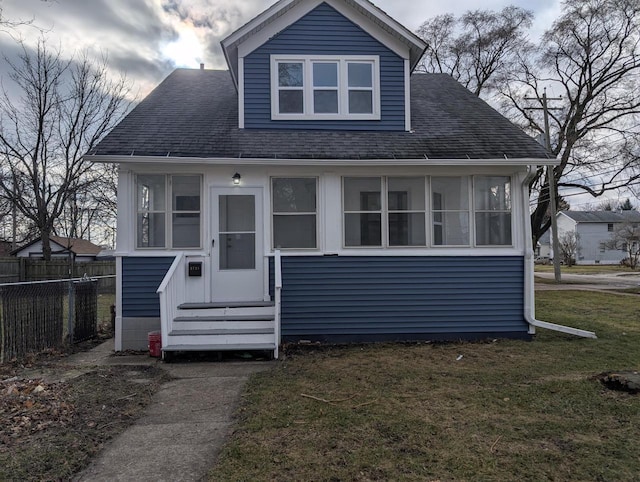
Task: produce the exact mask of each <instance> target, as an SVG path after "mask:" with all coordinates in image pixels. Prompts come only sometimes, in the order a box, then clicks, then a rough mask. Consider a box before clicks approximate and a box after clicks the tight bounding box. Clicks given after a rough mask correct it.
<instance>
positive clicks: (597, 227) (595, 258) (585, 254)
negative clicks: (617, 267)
mask: <svg viewBox="0 0 640 482" xmlns="http://www.w3.org/2000/svg"><path fill="white" fill-rule="evenodd" d="M625 222H631V223H640V212H638V211H621V212H616V211H562V212H559V213H558V239H562V236H564V235H565V234H566V233H567V232H569V231H574V232H575V233H576V234H578V235H579V237H580V241H579V249H578V256H577V259H576V264H618V263H620V261H622V260H623V259H624V258H625V257H626V256H627V253H626V251H622V250H620V249H611V248H610V247H609V246H607V243H608V242H609V241H611V239H612V235H613V233H614V232H615V230H616V228H617V227H618V226H619V225H621V224H623V223H625Z"/></svg>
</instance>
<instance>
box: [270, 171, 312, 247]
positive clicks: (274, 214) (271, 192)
mask: <svg viewBox="0 0 640 482" xmlns="http://www.w3.org/2000/svg"><path fill="white" fill-rule="evenodd" d="M274 179H314V180H315V182H316V210H315V212H314V213H311V212H301V213H298V212H295V213H290V212H289V213H276V212H275V211H274V210H273V201H274V196H273V180H274ZM319 181H320V180H319V178H318V176H295V175H291V176H288V175H282V176H271V177H269V192H270V195H269V197H270V198H271V199H270V203H269V206H270V213H269V219H270V228H271V251H272V252H273V251H275V250H276V249H279V250H281V251H304V252H311V251H319V250H320V224H319V223H320V182H319ZM310 214H314V215H315V217H316V246H315V247H314V248H276V247H275V229H274V223H273V218H274V216H304V215H307V216H308V215H310Z"/></svg>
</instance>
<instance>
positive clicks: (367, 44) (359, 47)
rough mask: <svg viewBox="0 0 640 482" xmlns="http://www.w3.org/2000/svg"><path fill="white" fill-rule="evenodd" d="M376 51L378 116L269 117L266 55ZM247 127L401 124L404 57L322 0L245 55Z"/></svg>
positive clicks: (381, 127) (343, 127)
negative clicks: (337, 118)
mask: <svg viewBox="0 0 640 482" xmlns="http://www.w3.org/2000/svg"><path fill="white" fill-rule="evenodd" d="M272 54H300V55H378V56H380V103H381V119H380V120H379V121H329V120H324V121H323V120H320V121H318V120H309V121H282V120H278V121H274V120H271V77H270V69H271V66H270V56H271V55H272ZM244 81H245V84H244V101H245V128H259V129H331V130H377V131H381V130H385V131H390V130H391V131H403V130H405V108H404V106H405V97H404V96H405V86H404V84H405V79H404V60H403V59H402V58H400V57H399V56H398V55H396V54H395V53H394V52H392V51H391V50H389V49H388V48H387V47H385V46H384V45H383V44H381V43H380V42H379V41H377V40H376V39H374V38H373V37H371V36H370V35H369V34H368V33H366V32H365V31H364V30H362V29H361V28H360V27H358V26H357V25H355V24H354V23H353V22H351V21H350V20H348V19H347V18H345V17H344V16H342V15H341V14H340V13H338V12H337V11H336V10H335V9H333V8H332V7H330V6H329V5H327V4H326V3H322V4H320V5H319V6H318V7H316V8H315V9H314V10H312V11H311V12H309V13H308V14H307V15H305V16H304V17H303V18H301V19H300V20H298V21H297V22H295V23H294V24H292V25H290V26H289V27H287V28H286V29H284V30H283V31H282V32H280V33H278V34H277V35H275V36H274V37H273V38H272V39H271V40H269V41H268V42H266V43H265V44H264V45H263V46H261V47H259V48H258V49H256V50H255V51H254V52H252V53H251V54H250V55H248V56H247V57H246V58H245V61H244Z"/></svg>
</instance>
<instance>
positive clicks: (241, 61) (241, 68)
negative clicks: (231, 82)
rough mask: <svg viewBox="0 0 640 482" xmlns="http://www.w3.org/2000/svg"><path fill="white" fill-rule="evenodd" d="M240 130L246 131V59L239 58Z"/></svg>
mask: <svg viewBox="0 0 640 482" xmlns="http://www.w3.org/2000/svg"><path fill="white" fill-rule="evenodd" d="M238 128H239V129H244V57H239V58H238Z"/></svg>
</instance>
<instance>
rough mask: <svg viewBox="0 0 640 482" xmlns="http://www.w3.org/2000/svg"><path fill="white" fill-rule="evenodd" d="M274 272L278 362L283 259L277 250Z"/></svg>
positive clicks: (276, 353) (274, 258)
mask: <svg viewBox="0 0 640 482" xmlns="http://www.w3.org/2000/svg"><path fill="white" fill-rule="evenodd" d="M273 264H274V271H275V273H274V274H275V284H274V294H275V311H276V312H275V318H274V320H275V326H274V332H275V341H276V348H275V350H274V351H273V357H274V358H275V359H276V360H277V359H278V355H279V351H280V339H281V329H280V304H281V302H282V293H281V291H282V257H281V255H280V250H279V249H276V250H275V255H274V257H273Z"/></svg>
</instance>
